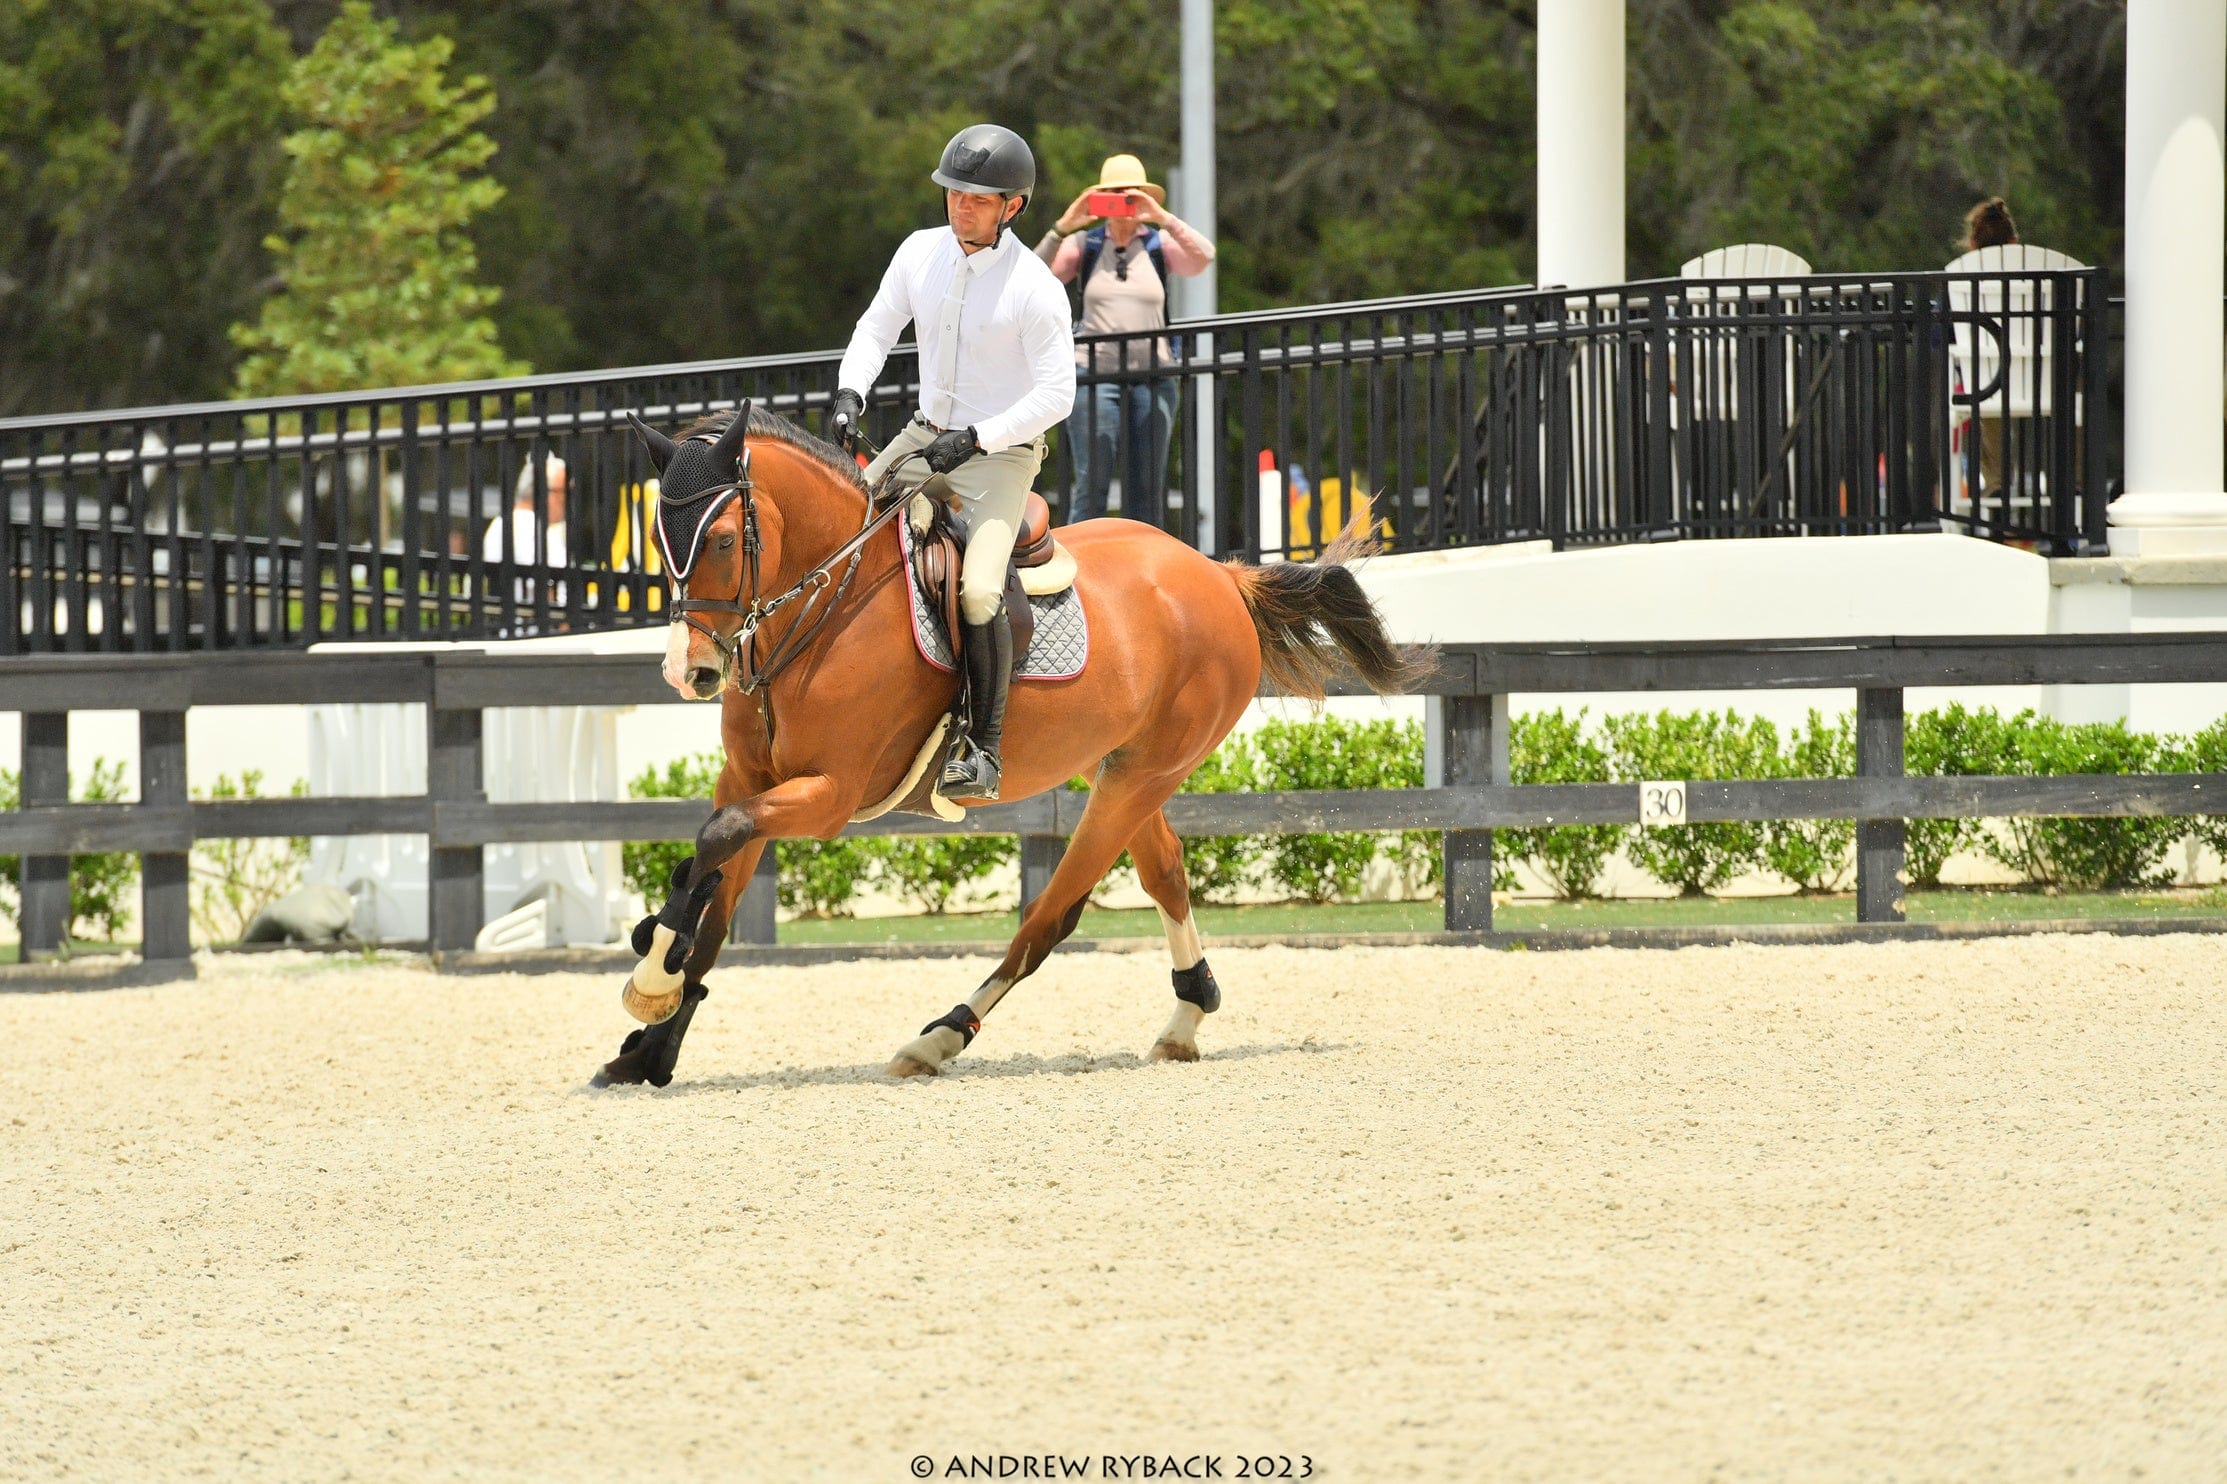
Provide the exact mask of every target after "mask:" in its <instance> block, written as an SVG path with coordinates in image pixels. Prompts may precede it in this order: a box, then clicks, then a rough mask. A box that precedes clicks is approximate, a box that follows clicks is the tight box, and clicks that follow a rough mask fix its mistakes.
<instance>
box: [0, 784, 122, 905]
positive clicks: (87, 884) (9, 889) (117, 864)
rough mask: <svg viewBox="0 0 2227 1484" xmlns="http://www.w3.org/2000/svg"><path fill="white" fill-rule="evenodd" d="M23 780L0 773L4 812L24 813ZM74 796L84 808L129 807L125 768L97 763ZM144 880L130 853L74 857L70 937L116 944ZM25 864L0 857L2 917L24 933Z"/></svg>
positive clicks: (18, 858)
mask: <svg viewBox="0 0 2227 1484" xmlns="http://www.w3.org/2000/svg"><path fill="white" fill-rule="evenodd" d="M21 790H22V784H21V780H20V779H19V778H18V776H17V775H16V774H14V773H10V772H6V771H4V770H0V809H20V808H21V807H23V796H22V791H21ZM71 793H72V794H73V795H75V797H76V801H77V802H78V803H80V804H120V803H123V802H124V765H123V764H122V763H120V762H111V761H110V760H109V759H107V758H104V757H97V758H95V759H93V773H92V776H91V777H90V778H87V779H86V780H85V785H84V787H83V788H82V789H80V788H78V787H76V785H75V784H74V783H73V784H72V787H71ZM138 880H139V857H138V855H137V854H135V853H134V852H132V851H129V850H109V851H101V852H99V853H96V854H93V855H73V856H71V857H70V925H69V936H70V937H73V938H87V939H93V940H96V941H99V942H114V941H115V940H116V939H117V938H119V937H121V936H122V935H123V933H124V932H125V931H126V930H127V929H128V928H130V926H131V905H130V903H131V898H132V895H133V886H134V884H135V883H136V882H137V881H138ZM22 912H23V858H22V857H21V856H14V855H0V915H5V916H6V917H7V919H8V921H10V922H12V923H14V924H15V925H16V926H17V928H18V929H20V928H21V927H22V925H23V916H22Z"/></svg>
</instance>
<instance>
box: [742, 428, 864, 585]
mask: <svg viewBox="0 0 2227 1484" xmlns="http://www.w3.org/2000/svg"><path fill="white" fill-rule="evenodd" d="M771 447H775V448H780V449H781V451H782V454H783V455H784V457H783V458H782V459H781V478H780V483H779V485H778V486H776V485H774V484H773V483H772V482H770V481H766V480H762V479H761V481H760V483H759V489H760V491H761V492H762V494H763V495H766V496H770V497H771V498H772V500H773V502H774V503H775V504H776V506H777V507H778V508H779V510H780V512H781V551H780V557H779V561H780V571H779V572H778V573H777V574H775V582H776V584H777V587H776V588H775V590H778V589H779V588H786V587H789V586H791V585H793V584H795V583H798V582H801V581H803V579H804V574H805V573H807V572H809V571H811V570H812V569H813V568H814V567H817V566H819V565H820V564H821V563H822V562H825V561H826V560H827V559H828V558H829V557H831V556H833V555H834V554H835V553H836V552H837V551H838V550H840V549H841V548H842V545H843V543H844V542H846V541H848V540H850V539H851V538H852V537H853V536H855V535H857V534H858V531H859V527H861V526H863V525H864V524H865V523H866V497H865V496H864V495H862V494H860V493H859V492H858V489H857V487H856V486H854V485H853V484H851V483H850V481H849V480H847V479H845V478H843V476H842V475H840V474H838V473H836V472H835V471H833V470H831V469H828V468H825V467H823V466H822V465H821V464H820V462H819V460H817V459H814V458H812V457H811V456H810V455H807V454H803V453H800V452H797V451H795V450H792V449H790V448H788V447H787V446H786V445H782V444H774V445H771Z"/></svg>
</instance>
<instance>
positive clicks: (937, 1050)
mask: <svg viewBox="0 0 2227 1484" xmlns="http://www.w3.org/2000/svg"><path fill="white" fill-rule="evenodd" d="M966 1049H967V1038H966V1037H964V1036H962V1035H960V1034H959V1033H958V1032H957V1031H956V1030H953V1029H952V1028H951V1027H950V1026H948V1025H942V1024H935V1025H931V1026H929V1027H928V1028H927V1029H926V1030H924V1031H922V1032H921V1033H920V1034H919V1035H918V1036H915V1037H914V1038H913V1040H912V1043H911V1044H910V1045H908V1046H906V1047H905V1049H904V1050H902V1051H900V1052H898V1053H897V1054H896V1055H895V1056H894V1057H891V1058H890V1061H889V1075H890V1076H892V1077H933V1076H935V1075H936V1074H937V1073H938V1072H941V1071H942V1070H943V1069H944V1068H945V1067H947V1066H949V1065H951V1063H952V1061H953V1060H955V1059H956V1058H957V1057H958V1055H959V1053H960V1052H962V1051H964V1050H966Z"/></svg>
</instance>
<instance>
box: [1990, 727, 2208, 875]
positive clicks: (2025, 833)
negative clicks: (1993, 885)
mask: <svg viewBox="0 0 2227 1484" xmlns="http://www.w3.org/2000/svg"><path fill="white" fill-rule="evenodd" d="M2008 726H2009V730H2010V734H2011V737H2012V746H2011V749H2010V757H2011V760H2012V761H2013V762H2014V763H2015V765H2016V767H2015V771H2016V772H2018V773H2020V774H2024V775H2029V776H2034V777H2057V776H2063V775H2065V774H2072V773H2154V772H2161V771H2178V770H2179V769H2178V768H2177V767H2174V766H2170V765H2171V764H2172V763H2173V762H2174V758H2173V755H2174V754H2177V753H2180V752H2181V751H2182V748H2181V746H2180V744H2178V743H2176V742H2173V741H2171V740H2168V739H2161V738H2158V737H2154V736H2151V735H2150V734H2148V733H2146V732H2136V731H2130V730H2129V729H2128V728H2127V724H2126V723H2125V722H2123V721H2096V722H2083V723H2080V724H2077V725H2068V724H2066V723H2064V722H2061V721H2054V720H2051V719H2050V718H2048V717H2046V716H2038V715H2036V714H2035V713H2034V712H2032V711H2021V712H2019V713H2018V715H2016V716H2015V717H2012V718H2011V720H2010V722H2009V723H2008ZM2186 833H2188V826H2187V824H2186V823H2185V822H2184V821H2182V820H2179V819H2170V818H2159V817H2151V818H2123V819H2114V818H2085V819H2080V818H2066V819H2005V820H2001V821H1998V822H1997V828H1996V829H1995V830H1993V831H1992V832H1990V834H1989V836H1988V840H1987V845H1986V849H1987V852H1988V854H1989V855H1992V856H1993V857H1994V858H1995V859H1996V860H1997V861H1999V862H2001V863H2002V864H2003V865H2004V866H2007V867H2008V868H2010V869H2011V870H2013V871H2016V872H2018V873H2019V874H2020V875H2022V876H2024V877H2026V878H2027V879H2028V880H2029V881H2038V882H2041V883H2042V884H2044V885H2047V886H2058V887H2070V888H2074V889H2077V890H2089V889H2094V888H2098V887H2103V888H2110V887H2133V886H2158V885H2162V884H2164V883H2165V882H2166V881H2167V880H2168V879H2169V877H2168V874H2167V873H2166V872H2164V871H2162V870H2160V869H2159V867H2160V866H2161V864H2162V863H2163V861H2164V859H2165V852H2166V851H2167V850H2169V849H2171V848H2172V845H2173V842H2174V841H2175V840H2177V839H2179V838H2180V837H2181V836H2182V835H2184V834H2186Z"/></svg>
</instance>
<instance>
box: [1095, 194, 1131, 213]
mask: <svg viewBox="0 0 2227 1484" xmlns="http://www.w3.org/2000/svg"><path fill="white" fill-rule="evenodd" d="M1083 210H1085V211H1087V212H1089V213H1090V214H1091V215H1092V216H1135V215H1136V214H1137V198H1136V197H1134V196H1132V195H1130V194H1129V193H1128V192H1127V191H1092V192H1091V193H1090V194H1089V195H1087V196H1085V197H1083Z"/></svg>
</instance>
